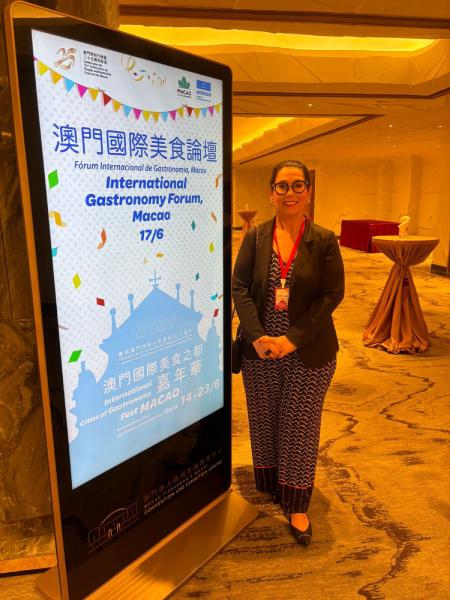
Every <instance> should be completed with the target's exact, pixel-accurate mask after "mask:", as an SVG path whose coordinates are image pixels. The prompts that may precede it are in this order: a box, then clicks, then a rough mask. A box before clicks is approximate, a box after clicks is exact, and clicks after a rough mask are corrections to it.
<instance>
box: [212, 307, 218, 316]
mask: <svg viewBox="0 0 450 600" xmlns="http://www.w3.org/2000/svg"><path fill="white" fill-rule="evenodd" d="M218 314H219V309H218V308H216V310H215V311H214V313H213V317H217V315H218Z"/></svg>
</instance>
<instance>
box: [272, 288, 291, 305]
mask: <svg viewBox="0 0 450 600" xmlns="http://www.w3.org/2000/svg"><path fill="white" fill-rule="evenodd" d="M288 304H289V288H286V287H277V288H275V310H287V309H288Z"/></svg>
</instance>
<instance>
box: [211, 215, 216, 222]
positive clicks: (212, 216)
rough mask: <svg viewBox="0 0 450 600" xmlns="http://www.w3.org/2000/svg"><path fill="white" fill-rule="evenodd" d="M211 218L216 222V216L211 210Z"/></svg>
mask: <svg viewBox="0 0 450 600" xmlns="http://www.w3.org/2000/svg"><path fill="white" fill-rule="evenodd" d="M211 219H212V220H213V221H215V222H216V223H217V217H216V215H215V214H214V213H213V212H211Z"/></svg>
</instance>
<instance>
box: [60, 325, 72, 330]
mask: <svg viewBox="0 0 450 600" xmlns="http://www.w3.org/2000/svg"><path fill="white" fill-rule="evenodd" d="M58 327H59V328H60V329H65V330H66V331H69V328H68V327H64V325H58Z"/></svg>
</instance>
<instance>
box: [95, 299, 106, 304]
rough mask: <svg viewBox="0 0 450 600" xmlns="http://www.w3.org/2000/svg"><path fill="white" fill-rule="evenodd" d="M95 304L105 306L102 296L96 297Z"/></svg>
mask: <svg viewBox="0 0 450 600" xmlns="http://www.w3.org/2000/svg"><path fill="white" fill-rule="evenodd" d="M97 304H98V305H99V306H105V301H104V299H103V298H97Z"/></svg>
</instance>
